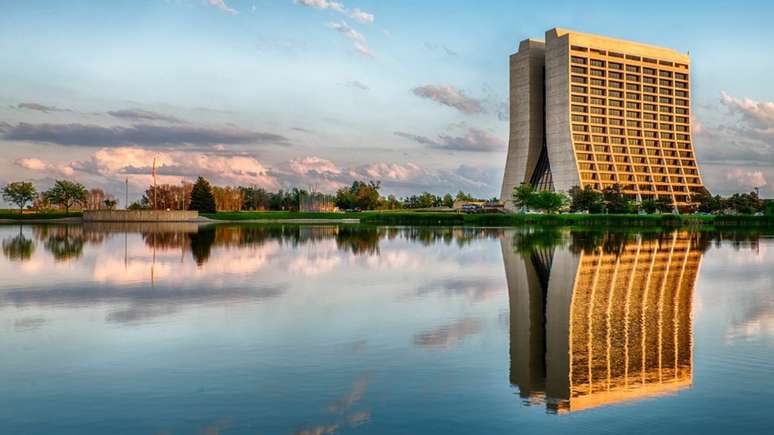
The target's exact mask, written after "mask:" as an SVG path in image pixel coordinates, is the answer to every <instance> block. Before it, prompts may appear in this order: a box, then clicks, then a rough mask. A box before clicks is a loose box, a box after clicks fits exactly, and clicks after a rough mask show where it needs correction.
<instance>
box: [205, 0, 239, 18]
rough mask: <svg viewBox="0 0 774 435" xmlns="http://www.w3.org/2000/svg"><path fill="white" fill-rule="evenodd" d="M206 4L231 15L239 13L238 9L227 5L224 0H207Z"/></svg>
mask: <svg viewBox="0 0 774 435" xmlns="http://www.w3.org/2000/svg"><path fill="white" fill-rule="evenodd" d="M207 4H209V5H210V6H213V7H216V8H218V9H220V10H221V11H223V12H226V13H229V14H231V15H236V14H238V13H239V11H237V10H236V9H234V8H231V7H229V6H228V5H227V4H226V1H225V0H207Z"/></svg>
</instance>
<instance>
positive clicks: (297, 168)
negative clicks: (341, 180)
mask: <svg viewBox="0 0 774 435" xmlns="http://www.w3.org/2000/svg"><path fill="white" fill-rule="evenodd" d="M289 166H290V169H291V170H292V171H293V172H295V173H296V174H299V175H308V174H315V173H316V174H331V175H339V174H341V170H340V169H339V168H338V167H336V165H335V164H334V163H333V162H332V161H330V160H326V159H323V158H320V157H316V156H309V157H304V158H301V159H293V160H291V161H290V163H289Z"/></svg>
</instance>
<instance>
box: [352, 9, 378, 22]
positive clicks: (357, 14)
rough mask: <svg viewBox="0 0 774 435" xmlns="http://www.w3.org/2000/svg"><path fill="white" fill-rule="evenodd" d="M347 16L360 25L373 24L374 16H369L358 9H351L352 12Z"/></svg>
mask: <svg viewBox="0 0 774 435" xmlns="http://www.w3.org/2000/svg"><path fill="white" fill-rule="evenodd" d="M349 16H350V17H351V18H352V19H354V20H357V21H360V22H361V23H369V24H370V23H373V22H374V15H373V14H369V13H368V12H365V11H361V10H360V9H358V8H355V9H352V11H351V12H350V13H349Z"/></svg>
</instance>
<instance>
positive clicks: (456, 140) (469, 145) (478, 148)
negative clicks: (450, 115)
mask: <svg viewBox="0 0 774 435" xmlns="http://www.w3.org/2000/svg"><path fill="white" fill-rule="evenodd" d="M395 134H396V135H397V136H400V137H404V138H407V139H411V140H413V141H415V142H417V143H420V144H422V145H427V146H429V147H430V148H436V149H443V150H450V151H472V152H493V151H500V150H502V149H503V147H504V146H505V142H504V141H503V140H502V139H500V138H499V137H497V136H496V135H495V134H493V133H490V132H488V131H485V130H480V129H478V128H472V127H471V128H468V130H467V131H466V132H465V133H464V134H463V135H462V136H455V135H450V134H441V135H438V140H435V139H431V138H428V137H425V136H419V135H415V134H411V133H406V132H402V131H396V132H395Z"/></svg>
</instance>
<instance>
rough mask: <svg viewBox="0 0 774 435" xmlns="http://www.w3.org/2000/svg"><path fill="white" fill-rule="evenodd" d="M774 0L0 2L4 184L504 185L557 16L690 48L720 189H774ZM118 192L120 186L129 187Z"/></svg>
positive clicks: (709, 163)
mask: <svg viewBox="0 0 774 435" xmlns="http://www.w3.org/2000/svg"><path fill="white" fill-rule="evenodd" d="M773 8H774V6H772V5H770V4H767V3H765V2H746V4H745V6H744V7H739V5H737V4H731V3H726V2H704V3H703V4H702V7H701V8H697V7H696V6H695V5H694V4H691V3H689V2H682V3H681V4H675V2H666V1H664V2H660V1H654V2H649V3H648V5H647V7H644V6H643V5H642V4H631V5H621V4H620V2H593V1H592V2H583V3H579V2H569V1H568V2H524V3H523V4H516V3H515V2H506V1H489V2H486V1H482V2H469V1H422V2H408V1H389V2H387V1H363V0H360V1H342V2H331V1H329V0H296V1H294V0H273V1H269V0H263V1H259V0H224V1H219V0H167V1H164V0H143V1H140V0H133V1H120V0H113V1H110V2H104V1H67V2H65V1H27V2H9V3H7V4H5V5H3V13H2V14H0V65H2V68H0V83H2V86H0V150H1V151H2V153H0V182H7V181H12V180H18V179H25V180H34V181H36V182H37V183H38V184H39V185H40V186H41V187H45V185H46V184H47V183H50V182H51V180H53V179H54V178H61V177H68V178H74V179H78V180H79V181H82V182H84V183H85V184H87V185H88V186H89V187H102V188H104V189H106V190H108V191H110V192H114V193H115V194H117V196H119V195H118V193H119V192H121V191H122V182H123V179H124V178H125V177H129V179H130V183H131V184H132V186H133V190H134V191H136V192H139V191H141V190H142V186H144V185H146V184H147V182H148V181H149V176H148V172H149V169H148V166H149V165H150V164H151V161H152V159H153V157H154V156H156V157H157V160H158V161H159V165H160V166H161V169H160V170H159V174H161V178H162V181H165V182H179V181H180V180H182V179H192V178H194V177H195V176H196V175H200V174H201V175H205V176H208V177H210V178H212V179H213V181H214V182H216V183H219V184H232V185H233V184H242V185H245V184H255V185H260V186H264V187H267V188H271V189H276V188H281V187H287V186H292V185H298V186H302V187H313V188H317V189H320V190H327V191H331V190H334V189H335V188H337V187H339V186H341V185H343V184H345V183H348V182H350V181H351V180H352V179H354V178H372V179H379V180H381V181H382V182H383V185H384V187H385V189H384V190H385V193H396V194H398V195H406V194H410V193H418V192H421V191H423V190H428V191H431V192H435V193H442V192H446V191H456V190H459V189H463V190H466V191H471V192H474V193H476V194H478V195H482V196H493V195H496V194H497V193H498V190H499V184H500V181H501V178H502V170H503V166H504V155H505V144H506V143H507V132H508V123H507V102H508V95H507V87H508V76H507V71H508V70H507V67H508V56H509V55H510V54H511V53H512V52H514V51H515V49H516V47H517V45H518V42H519V41H520V40H522V39H525V38H528V37H533V38H542V36H543V34H544V32H545V31H546V30H547V29H549V28H552V27H566V28H570V29H574V30H579V31H584V32H589V33H598V34H602V35H608V36H613V37H618V38H623V39H631V40H635V41H640V42H646V43H650V44H654V45H663V46H666V47H670V48H674V49H677V50H680V51H689V52H690V54H691V58H692V74H693V91H694V92H693V105H694V114H695V119H694V122H695V124H694V142H695V144H696V148H697V154H698V157H699V160H700V165H701V166H702V168H703V171H702V173H703V177H704V180H705V183H706V184H707V185H708V187H709V188H710V189H711V190H712V191H713V192H718V193H724V194H725V193H730V192H734V191H748V190H750V189H752V188H753V187H755V186H759V187H761V188H762V189H761V191H762V193H763V194H764V195H766V196H771V194H772V193H774V189H772V188H771V187H770V186H767V182H768V181H769V180H771V182H774V152H772V151H774V150H772V143H774V103H771V101H774V85H772V84H771V81H770V80H769V77H770V74H771V71H773V70H774V65H773V64H774V56H771V55H770V44H771V41H772V40H774V35H773V34H772V33H774V30H772V28H771V26H770V23H771V22H772V19H774V10H773ZM120 196H122V195H120Z"/></svg>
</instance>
